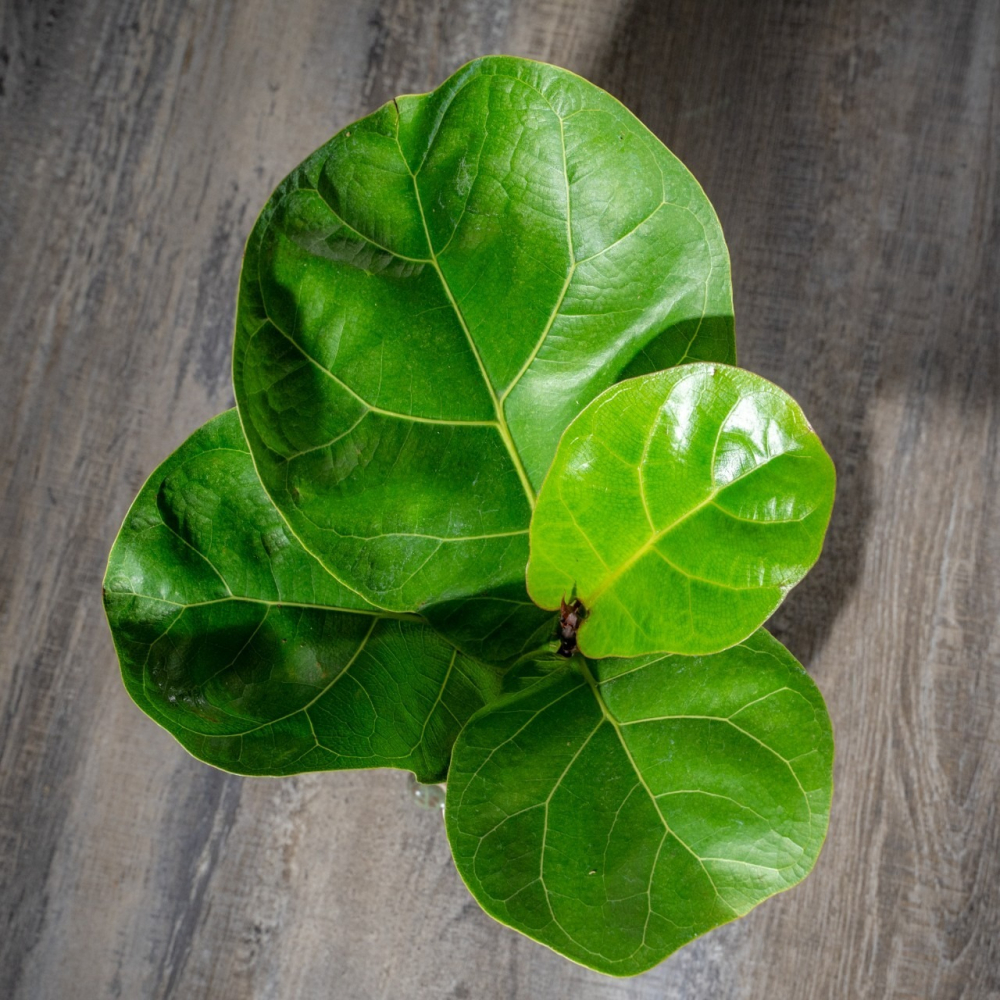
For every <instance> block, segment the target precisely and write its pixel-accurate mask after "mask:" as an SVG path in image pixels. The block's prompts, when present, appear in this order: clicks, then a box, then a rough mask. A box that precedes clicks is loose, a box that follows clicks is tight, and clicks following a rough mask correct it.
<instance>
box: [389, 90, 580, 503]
mask: <svg viewBox="0 0 1000 1000" xmlns="http://www.w3.org/2000/svg"><path fill="white" fill-rule="evenodd" d="M393 106H394V107H395V109H396V134H395V138H396V148H397V149H398V150H399V158H400V159H401V160H402V161H403V165H404V166H405V167H406V172H407V173H408V174H409V175H410V181H411V183H412V184H413V193H414V197H415V198H416V203H417V210H418V211H419V212H420V222H421V225H422V226H423V230H424V238H425V239H426V241H427V252H428V253H429V254H430V260H431V266H432V267H433V268H434V270H435V272H436V273H437V276H438V280H439V281H440V282H441V287H442V288H443V289H444V293H445V295H446V296H447V297H448V301H449V302H450V303H451V307H452V309H453V310H454V312H455V316H456V318H457V319H458V323H459V326H461V328H462V333H464V334H465V339H466V340H467V341H468V343H469V349H470V350H471V351H472V356H473V357H474V358H475V359H476V364H477V365H478V366H479V373H480V375H481V376H482V379H483V384H484V385H485V386H486V391H487V392H488V393H489V397H490V401H491V402H492V404H493V411H494V413H495V414H496V426H497V431H498V432H499V434H500V439H501V440H502V441H503V444H504V447H505V448H506V449H507V452H508V454H509V455H510V459H511V461H512V462H513V464H514V469H515V471H516V472H517V477H518V479H519V480H520V482H521V488H522V489H523V490H524V495H525V497H526V498H527V500H528V506H529V507H530V509H531V510H534V509H535V502H536V499H537V497H536V494H535V490H534V487H533V486H532V485H531V480H530V479H529V478H528V473H527V470H526V469H525V468H524V463H523V462H522V461H521V454H520V452H519V451H518V450H517V446H516V445H515V444H514V438H513V437H512V436H511V433H510V428H509V427H508V426H507V417H506V414H505V413H504V409H503V402H502V401H501V400H500V399H499V398H498V397H497V394H496V391H495V390H494V388H493V383H492V381H491V380H490V377H489V373H488V372H487V371H486V365H485V364H483V358H482V355H481V354H480V353H479V347H478V346H477V344H476V342H475V340H474V339H473V336H472V333H471V331H470V330H469V326H468V324H467V323H466V321H465V316H464V315H463V314H462V310H461V308H460V307H459V305H458V302H457V301H456V300H455V296H454V294H453V293H452V290H451V286H450V285H449V284H448V280H447V279H446V278H445V276H444V272H443V271H442V270H441V264H440V262H439V261H438V256H437V253H436V252H435V250H434V244H433V243H432V242H431V234H430V229H429V228H428V225H427V215H426V213H425V212H424V204H423V200H422V199H421V197H420V185H419V184H417V175H416V173H415V172H414V171H413V170H412V169H411V168H410V164H409V162H408V161H407V159H406V154H405V153H404V152H403V147H402V145H401V144H400V141H399V105H397V104H395V102H393ZM567 284H568V282H567ZM557 309H558V306H557Z"/></svg>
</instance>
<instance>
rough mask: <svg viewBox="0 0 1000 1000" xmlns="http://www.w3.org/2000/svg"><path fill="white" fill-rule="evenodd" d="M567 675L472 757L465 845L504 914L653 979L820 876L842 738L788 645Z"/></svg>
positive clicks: (452, 833) (450, 806) (544, 938)
mask: <svg viewBox="0 0 1000 1000" xmlns="http://www.w3.org/2000/svg"><path fill="white" fill-rule="evenodd" d="M563 664H564V665H563V666H561V667H557V668H556V669H555V670H554V671H553V672H551V673H549V674H548V675H547V676H545V677H544V679H542V680H540V681H538V682H537V683H536V684H535V685H534V686H532V687H529V688H527V689H526V690H524V691H521V692H519V693H515V694H512V695H509V696H506V697H504V698H502V699H500V700H498V701H495V702H493V703H492V704H491V705H489V706H487V707H486V708H484V709H482V710H481V711H480V712H478V713H477V714H476V715H475V716H474V717H473V718H472V720H471V721H470V722H469V724H468V725H467V726H466V728H465V729H464V730H463V732H462V734H461V736H459V738H458V741H457V743H456V744H455V748H454V753H453V756H452V764H451V769H450V771H449V773H448V800H447V805H446V808H445V818H446V822H447V829H448V838H449V840H450V841H451V845H452V850H453V852H454V855H455V862H456V864H457V866H458V870H459V872H460V873H461V875H462V878H463V879H464V880H465V882H466V884H467V885H468V887H469V889H470V890H471V891H472V894H473V895H474V896H475V897H476V899H477V900H478V901H479V903H480V904H481V905H482V906H483V908H484V909H485V910H486V911H487V912H488V913H490V914H491V915H492V916H494V917H496V919H497V920H499V921H501V922H502V923H504V924H507V925H508V926H510V927H513V928H515V929H516V930H519V931H521V932H522V933H524V934H527V935H528V936H529V937H531V938H534V939H535V940H536V941H541V942H542V943H543V944H546V945H548V946H549V947H551V948H554V949H555V950H556V951H558V952H560V953H561V954H563V955H566V956H567V957H568V958H572V959H573V960H575V961H577V962H580V963H581V964H583V965H587V966H589V967H591V968H593V969H597V970H598V971H600V972H606V973H610V974H611V975H619V976H626V975H635V974H636V973H639V972H643V971H644V970H646V969H649V968H650V967H652V966H653V965H655V964H656V963H657V962H659V961H661V960H662V959H664V958H665V957H666V956H667V955H669V954H670V953H671V952H673V951H675V950H676V949H677V948H679V947H680V946H681V945H683V944H685V943H686V942H688V941H690V940H691V939H692V938H694V937H696V936H697V935H699V934H703V933H705V932H706V931H708V930H710V929H711V928H713V927H717V926H718V925H719V924H723V923H726V922H727V921H729V920H732V919H733V918H735V917H738V916H741V915H743V914H744V913H746V912H747V911H748V910H750V909H751V908H752V907H754V906H756V905H757V904H758V903H760V902H762V901H763V900H764V899H766V898H767V897H768V896H771V895H773V894H774V893H776V892H781V891H782V890H784V889H788V888H790V887H791V886H793V885H795V884H796V883H797V882H799V881H801V880H802V879H803V878H804V877H805V875H806V874H807V873H808V872H809V870H810V869H811V868H812V866H813V864H814V863H815V860H816V857H817V855H818V854H819V850H820V847H821V846H822V843H823V839H824V837H825V835H826V829H827V823H828V818H829V808H830V796H831V789H832V764H833V739H832V734H831V730H830V721H829V718H828V716H827V713H826V708H825V706H824V704H823V699H822V697H821V695H820V693H819V691H818V690H817V689H816V687H815V685H814V684H813V683H812V681H811V680H810V679H809V677H808V676H807V675H806V673H805V672H804V671H803V670H802V668H801V667H800V666H799V665H798V663H796V661H795V660H794V658H793V657H792V656H791V654H790V653H788V651H787V650H786V649H785V648H784V647H783V646H782V645H781V644H780V643H778V642H777V641H776V640H774V639H772V638H771V637H770V636H769V635H768V634H767V633H766V632H765V631H763V630H760V631H758V632H756V633H755V634H754V635H753V636H751V637H750V638H749V639H747V641H746V642H744V643H741V644H739V645H736V646H733V647H732V648H730V649H727V650H726V651H725V652H722V653H717V654H715V655H711V656H704V657H685V656H662V657H645V658H641V659H630V660H629V659H605V660H597V661H589V662H588V661H585V660H584V659H583V657H581V656H576V657H574V658H573V660H572V661H570V662H569V663H566V661H563Z"/></svg>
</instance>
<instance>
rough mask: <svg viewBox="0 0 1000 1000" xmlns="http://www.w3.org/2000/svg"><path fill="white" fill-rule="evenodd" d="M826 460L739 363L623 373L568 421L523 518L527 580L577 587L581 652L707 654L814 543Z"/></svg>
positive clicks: (787, 406) (550, 600)
mask: <svg viewBox="0 0 1000 1000" xmlns="http://www.w3.org/2000/svg"><path fill="white" fill-rule="evenodd" d="M834 480H835V474H834V468H833V463H832V462H831V461H830V457H829V456H828V455H827V453H826V452H825V451H824V449H823V446H822V444H821V443H820V441H819V438H818V437H817V436H816V434H815V432H814V431H813V430H812V428H811V427H810V426H809V423H808V421H807V420H806V418H805V416H804V415H803V414H802V411H801V410H800V409H799V407H798V405H797V404H796V403H795V401H794V400H793V399H792V398H791V397H790V396H788V395H787V393H785V392H783V391H782V390H781V389H779V388H778V387H777V386H775V385H773V384H772V383H770V382H768V381H766V380H765V379H762V378H760V377H759V376H757V375H753V374H751V373H750V372H746V371H742V370H741V369H738V368H730V367H728V366H725V365H713V364H703V363H700V364H691V365H685V366H683V367H682V368H674V369H671V370H669V371H665V372H658V373H656V374H653V375H647V376H642V377H640V378H635V379H630V380H629V381H627V382H622V383H621V384H619V385H617V386H614V387H613V388H611V389H609V390H607V391H606V392H605V393H603V394H602V395H601V396H600V397H599V398H598V399H596V400H594V401H593V402H592V403H591V404H590V405H589V406H588V407H587V408H586V409H585V410H584V411H583V412H582V413H581V414H580V415H579V417H577V418H576V419H575V420H574V421H573V423H572V424H571V425H570V426H569V427H568V428H567V430H566V433H565V435H564V436H563V438H562V440H561V441H560V444H559V450H558V453H557V455H556V458H555V461H554V462H553V464H552V469H551V470H550V472H549V474H548V477H547V478H546V480H545V485H544V486H543V488H542V491H541V494H540V496H539V499H538V506H537V508H536V510H535V515H534V518H533V520H532V524H531V562H530V564H529V566H528V590H529V592H530V594H531V596H532V597H533V598H534V600H535V601H536V602H537V603H538V604H540V605H541V606H542V607H546V608H552V609H555V608H558V607H559V602H560V600H561V598H563V597H564V596H566V597H567V598H568V597H569V596H570V595H573V596H575V597H577V598H578V599H579V600H581V601H582V602H583V604H584V606H585V608H586V609H587V618H586V620H585V621H584V623H583V625H582V626H581V628H580V631H579V645H580V649H581V650H582V651H583V653H584V654H585V655H587V656H592V657H602V656H635V655H639V654H643V653H651V652H675V653H685V654H694V653H711V652H717V651H718V650H721V649H724V648H725V647H727V646H729V645H731V644H732V643H734V642H738V641H739V640H741V639H743V638H745V637H746V636H748V635H750V634H751V633H752V632H753V631H754V630H755V629H756V628H758V627H759V626H760V625H761V624H762V623H763V622H764V621H765V620H766V619H767V618H768V616H769V615H770V614H771V613H772V612H773V611H774V609H775V608H776V607H777V606H778V605H779V604H780V603H781V601H782V600H783V598H784V596H785V594H786V593H787V592H788V590H789V589H790V588H791V587H793V586H794V585H795V584H796V583H798V581H799V580H801V579H802V577H803V576H804V575H805V574H806V572H807V571H808V570H809V568H810V567H811V566H812V565H813V563H814V562H815V561H816V559H817V558H818V557H819V553H820V549H821V547H822V544H823V535H824V534H825V532H826V526H827V524H828V522H829V519H830V510H831V507H832V505H833V495H834Z"/></svg>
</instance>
